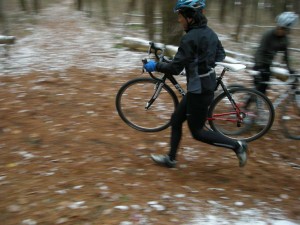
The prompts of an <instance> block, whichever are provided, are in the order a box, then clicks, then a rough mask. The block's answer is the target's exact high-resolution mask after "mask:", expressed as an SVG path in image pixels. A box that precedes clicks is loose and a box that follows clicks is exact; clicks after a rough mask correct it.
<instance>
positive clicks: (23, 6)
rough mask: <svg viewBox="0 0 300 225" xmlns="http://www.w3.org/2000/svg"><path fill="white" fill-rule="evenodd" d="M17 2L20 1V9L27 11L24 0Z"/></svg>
mask: <svg viewBox="0 0 300 225" xmlns="http://www.w3.org/2000/svg"><path fill="white" fill-rule="evenodd" d="M19 3H20V7H21V10H23V11H27V4H26V0H19Z"/></svg>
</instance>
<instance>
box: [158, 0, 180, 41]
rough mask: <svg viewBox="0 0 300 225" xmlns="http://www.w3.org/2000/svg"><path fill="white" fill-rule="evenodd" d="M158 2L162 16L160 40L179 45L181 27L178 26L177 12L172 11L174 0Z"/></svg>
mask: <svg viewBox="0 0 300 225" xmlns="http://www.w3.org/2000/svg"><path fill="white" fill-rule="evenodd" d="M160 3H161V12H162V17H163V18H162V20H163V24H162V34H161V42H163V43H165V44H172V45H179V41H180V39H181V37H182V28H181V27H180V26H178V21H177V14H176V13H174V11H173V8H174V6H175V4H176V0H172V1H161V2H160Z"/></svg>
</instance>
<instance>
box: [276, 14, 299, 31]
mask: <svg viewBox="0 0 300 225" xmlns="http://www.w3.org/2000/svg"><path fill="white" fill-rule="evenodd" d="M297 22H298V15H297V14H295V13H294V12H283V13H281V14H280V15H278V16H277V17H276V24H277V28H276V34H277V35H278V36H285V35H287V34H288V33H289V32H290V29H291V28H292V27H293V26H295V24H297Z"/></svg>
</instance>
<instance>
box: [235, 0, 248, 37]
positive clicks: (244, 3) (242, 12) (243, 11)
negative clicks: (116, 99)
mask: <svg viewBox="0 0 300 225" xmlns="http://www.w3.org/2000/svg"><path fill="white" fill-rule="evenodd" d="M241 3H242V4H241V9H240V15H239V20H238V24H237V27H236V32H235V35H236V36H235V41H239V39H240V35H241V33H242V28H243V26H244V22H245V18H246V6H247V0H241Z"/></svg>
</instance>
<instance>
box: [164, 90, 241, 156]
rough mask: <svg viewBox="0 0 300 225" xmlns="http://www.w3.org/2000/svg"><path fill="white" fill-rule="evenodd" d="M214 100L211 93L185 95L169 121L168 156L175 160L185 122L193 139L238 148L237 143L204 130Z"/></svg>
mask: <svg viewBox="0 0 300 225" xmlns="http://www.w3.org/2000/svg"><path fill="white" fill-rule="evenodd" d="M213 99H214V93H213V92H206V93H203V94H193V93H187V95H185V96H184V97H183V99H182V100H181V102H180V103H179V105H178V107H177V108H176V110H175V112H174V113H173V115H172V120H171V126H172V128H171V149H170V152H169V156H170V158H171V159H172V160H175V159H176V154H177V150H178V146H179V143H180V140H181V136H182V124H183V122H184V121H185V120H187V123H188V127H189V129H190V132H191V134H192V136H193V138H194V139H196V140H198V141H201V142H204V143H207V144H210V145H215V146H219V147H225V148H229V149H233V150H234V149H236V148H238V146H239V145H238V143H237V142H236V141H233V140H231V139H229V138H226V137H224V136H223V135H220V134H219V133H217V132H214V131H209V130H206V129H204V124H205V121H206V118H207V112H208V107H209V105H210V104H211V102H212V101H213Z"/></svg>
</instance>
